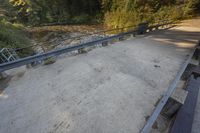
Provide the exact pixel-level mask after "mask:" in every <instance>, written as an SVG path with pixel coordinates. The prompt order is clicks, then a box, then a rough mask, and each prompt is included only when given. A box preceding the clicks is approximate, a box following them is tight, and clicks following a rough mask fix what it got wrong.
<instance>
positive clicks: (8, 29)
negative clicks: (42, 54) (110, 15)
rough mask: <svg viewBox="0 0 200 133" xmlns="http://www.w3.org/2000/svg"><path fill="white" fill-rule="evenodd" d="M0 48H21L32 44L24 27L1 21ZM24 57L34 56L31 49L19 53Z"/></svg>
mask: <svg viewBox="0 0 200 133" xmlns="http://www.w3.org/2000/svg"><path fill="white" fill-rule="evenodd" d="M0 27H1V29H0V48H21V47H25V46H28V45H31V44H30V40H29V39H28V37H27V36H26V33H25V31H24V30H23V29H22V27H23V26H22V25H19V24H11V23H9V22H7V21H5V20H2V21H0ZM18 54H19V55H20V56H22V57H24V56H27V55H30V54H33V51H32V50H31V49H26V50H23V51H20V52H19V53H18Z"/></svg>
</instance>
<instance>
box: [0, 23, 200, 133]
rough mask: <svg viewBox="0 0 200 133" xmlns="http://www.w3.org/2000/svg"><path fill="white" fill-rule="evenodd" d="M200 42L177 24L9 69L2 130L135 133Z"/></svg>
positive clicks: (0, 103) (1, 101)
mask: <svg viewBox="0 0 200 133" xmlns="http://www.w3.org/2000/svg"><path fill="white" fill-rule="evenodd" d="M199 36H200V28H197V27H191V26H186V25H184V26H183V25H182V26H178V27H174V28H173V29H169V30H160V31H156V32H153V33H149V34H146V35H144V36H138V37H136V38H130V39H128V40H126V41H122V42H117V43H114V44H111V45H109V46H107V47H103V48H96V49H93V50H92V51H90V52H88V53H86V54H81V55H77V56H66V57H65V58H62V59H59V60H57V62H56V63H54V64H52V65H48V66H39V67H36V68H31V69H26V68H23V67H22V68H18V69H14V70H11V71H8V72H7V73H8V74H10V75H11V76H12V79H11V81H10V83H9V85H8V87H7V88H6V89H5V91H4V92H3V93H2V94H1V95H0V132H2V133H25V132H28V133H66V132H67V133H138V132H139V131H140V130H141V129H142V127H143V126H144V124H145V122H146V118H147V117H148V116H149V115H151V113H152V111H153V110H154V108H155V105H156V103H157V101H158V100H159V99H160V98H161V96H162V95H163V94H164V92H165V91H166V90H167V88H168V86H169V84H170V82H171V81H172V80H173V78H174V77H175V76H176V73H177V71H178V70H179V68H180V67H181V65H182V64H183V63H184V61H185V60H186V59H187V57H188V55H189V54H190V52H191V49H192V48H193V47H194V46H195V44H196V43H197V40H198V39H199Z"/></svg>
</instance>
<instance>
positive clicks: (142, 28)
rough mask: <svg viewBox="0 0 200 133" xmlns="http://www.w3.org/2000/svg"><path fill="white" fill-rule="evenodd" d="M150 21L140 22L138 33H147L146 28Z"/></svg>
mask: <svg viewBox="0 0 200 133" xmlns="http://www.w3.org/2000/svg"><path fill="white" fill-rule="evenodd" d="M148 25H149V24H148V23H147V22H144V23H140V24H139V25H138V28H137V33H138V35H142V34H145V33H146V30H147V29H148Z"/></svg>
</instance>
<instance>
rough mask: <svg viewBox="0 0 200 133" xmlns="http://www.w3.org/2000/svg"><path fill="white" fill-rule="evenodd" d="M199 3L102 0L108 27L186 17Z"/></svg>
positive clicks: (156, 0) (160, 0) (188, 1)
mask: <svg viewBox="0 0 200 133" xmlns="http://www.w3.org/2000/svg"><path fill="white" fill-rule="evenodd" d="M199 4H200V0H186V1H180V0H102V7H103V10H104V12H105V24H106V25H107V26H108V27H124V26H130V25H137V24H138V23H140V22H144V21H148V22H150V23H154V22H158V21H162V20H180V19H184V18H188V17H190V16H193V15H194V14H193V13H194V11H195V10H197V9H198V6H199ZM199 8H200V7H199Z"/></svg>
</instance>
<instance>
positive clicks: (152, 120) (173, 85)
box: [141, 42, 200, 133]
mask: <svg viewBox="0 0 200 133" xmlns="http://www.w3.org/2000/svg"><path fill="white" fill-rule="evenodd" d="M199 45H200V42H199V44H198V45H197V47H196V48H195V49H194V50H193V51H192V52H191V54H190V55H189V57H188V58H187V60H186V61H185V62H184V63H183V64H182V66H181V68H180V70H179V71H178V72H177V74H176V77H175V78H174V80H173V81H172V82H171V84H170V86H169V87H168V89H167V91H166V92H165V93H164V95H163V97H162V98H161V100H160V101H159V103H158V105H157V106H156V108H155V110H154V111H153V113H152V114H151V116H150V118H149V119H148V121H147V123H146V125H145V126H144V127H143V129H142V130H141V133H149V132H150V130H151V128H152V126H153V124H154V123H155V121H156V119H157V118H158V116H159V114H160V113H161V111H162V109H163V107H164V106H165V104H166V103H167V101H168V99H169V97H170V96H171V95H172V94H173V92H174V91H175V89H176V86H177V84H178V82H179V81H180V80H181V76H182V75H183V73H184V72H185V70H186V68H187V66H188V64H189V63H190V61H191V59H192V57H193V56H194V54H195V52H196V51H197V50H198V49H199V47H198V46H199Z"/></svg>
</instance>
